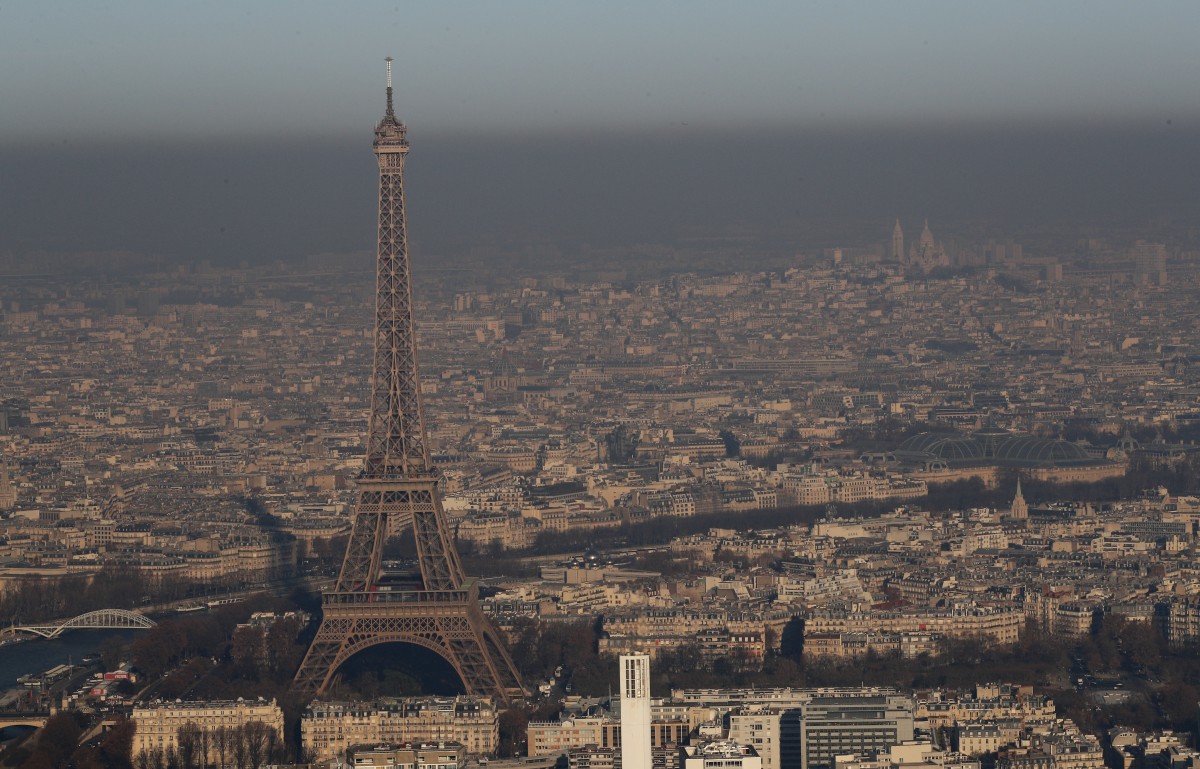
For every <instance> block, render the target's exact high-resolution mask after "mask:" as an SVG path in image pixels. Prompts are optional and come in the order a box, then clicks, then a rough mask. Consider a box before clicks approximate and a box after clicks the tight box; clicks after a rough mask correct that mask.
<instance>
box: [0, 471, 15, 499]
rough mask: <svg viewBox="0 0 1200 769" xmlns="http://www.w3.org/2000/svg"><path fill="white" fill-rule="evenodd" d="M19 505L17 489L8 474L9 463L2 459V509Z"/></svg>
mask: <svg viewBox="0 0 1200 769" xmlns="http://www.w3.org/2000/svg"><path fill="white" fill-rule="evenodd" d="M16 506H17V489H16V487H15V486H13V484H12V478H10V477H9V475H8V463H7V462H4V461H0V510H12V509H13V508H14V507H16Z"/></svg>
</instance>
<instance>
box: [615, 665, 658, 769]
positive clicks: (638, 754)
mask: <svg viewBox="0 0 1200 769" xmlns="http://www.w3.org/2000/svg"><path fill="white" fill-rule="evenodd" d="M620 665H621V769H652V765H653V763H654V761H653V756H652V755H651V751H650V656H649V655H647V654H622V655H621V659H620Z"/></svg>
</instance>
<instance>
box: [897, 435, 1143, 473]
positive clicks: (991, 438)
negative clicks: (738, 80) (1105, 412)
mask: <svg viewBox="0 0 1200 769" xmlns="http://www.w3.org/2000/svg"><path fill="white" fill-rule="evenodd" d="M894 453H895V456H896V460H897V461H898V462H900V463H901V464H903V465H906V466H907V467H908V468H909V469H910V471H911V472H912V473H913V474H914V475H916V476H917V477H920V478H923V479H924V480H926V481H932V482H939V481H943V482H944V481H952V480H959V479H963V478H972V477H977V478H980V479H981V480H983V481H984V483H987V484H988V485H994V484H995V483H996V481H997V480H998V478H999V475H1000V471H1001V470H1002V469H1008V468H1011V469H1014V470H1017V471H1019V472H1020V473H1021V474H1022V475H1025V476H1027V477H1030V478H1036V479H1037V480H1042V481H1053V482H1056V483H1071V482H1076V481H1087V482H1090V481H1098V480H1102V479H1104V478H1110V477H1112V476H1116V475H1122V474H1123V473H1124V472H1125V465H1124V464H1122V463H1120V462H1112V461H1109V460H1108V459H1105V458H1102V457H1094V456H1092V455H1091V454H1089V453H1088V451H1087V450H1086V449H1085V448H1083V447H1082V446H1080V445H1078V444H1075V443H1071V442H1070V441H1064V440H1057V439H1053V438H1038V437H1036V436H1033V435H1029V434H1026V433H1014V432H1010V431H1008V430H1001V429H999V428H995V427H985V428H984V429H982V430H978V431H976V432H974V433H971V434H969V435H964V434H962V433H957V432H949V431H947V432H928V433H921V434H919V435H914V436H912V437H911V438H908V439H907V440H905V441H904V442H903V443H901V444H900V445H899V447H897V448H896V450H895V452H894Z"/></svg>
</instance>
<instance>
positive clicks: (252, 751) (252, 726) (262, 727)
mask: <svg viewBox="0 0 1200 769" xmlns="http://www.w3.org/2000/svg"><path fill="white" fill-rule="evenodd" d="M274 731H275V730H274V729H272V728H271V727H269V726H267V725H266V724H264V723H263V722H262V721H247V722H246V724H245V725H244V726H243V727H242V740H243V741H244V742H245V743H246V758H247V760H248V761H249V764H250V769H259V767H261V766H262V765H263V761H264V760H265V759H266V758H267V747H268V744H269V743H270V737H269V733H270V732H274Z"/></svg>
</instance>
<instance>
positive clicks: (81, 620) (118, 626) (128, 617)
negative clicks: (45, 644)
mask: <svg viewBox="0 0 1200 769" xmlns="http://www.w3.org/2000/svg"><path fill="white" fill-rule="evenodd" d="M157 624H158V623H156V622H155V621H154V620H152V619H150V618H149V617H147V616H145V615H142V614H138V613H137V612H135V611H128V610H126V609H99V610H97V611H89V612H88V613H87V614H80V615H79V616H78V617H72V618H71V619H68V620H61V621H58V622H52V623H50V624H47V625H15V624H14V625H12V626H11V627H7V628H4V630H0V638H7V637H9V636H15V635H17V634H18V633H29V634H32V635H38V636H41V637H42V638H58V637H59V636H60V635H62V634H63V633H65V632H66V631H68V630H124V629H129V630H138V629H142V630H148V629H149V628H152V627H154V626H155V625H157Z"/></svg>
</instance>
